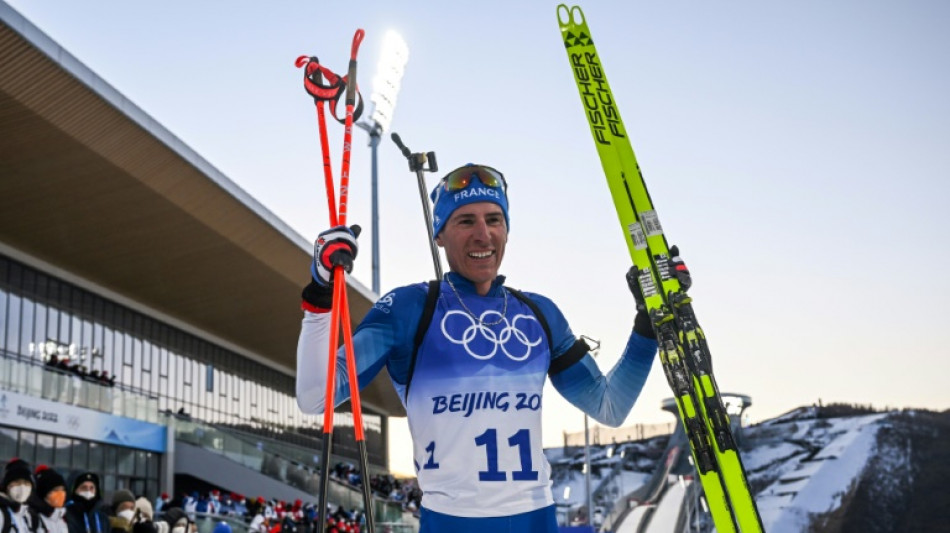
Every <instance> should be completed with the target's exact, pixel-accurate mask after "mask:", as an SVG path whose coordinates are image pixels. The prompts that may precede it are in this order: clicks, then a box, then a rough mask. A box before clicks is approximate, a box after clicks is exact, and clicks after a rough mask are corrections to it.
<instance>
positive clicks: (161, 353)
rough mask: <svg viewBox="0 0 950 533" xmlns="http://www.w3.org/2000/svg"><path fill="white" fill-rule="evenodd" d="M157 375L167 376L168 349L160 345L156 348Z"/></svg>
mask: <svg viewBox="0 0 950 533" xmlns="http://www.w3.org/2000/svg"><path fill="white" fill-rule="evenodd" d="M158 361H159V367H158V372H159V375H162V376H166V377H167V376H168V349H167V348H165V347H164V346H162V347H161V348H159V349H158Z"/></svg>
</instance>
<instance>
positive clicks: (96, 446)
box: [89, 442, 105, 472]
mask: <svg viewBox="0 0 950 533" xmlns="http://www.w3.org/2000/svg"><path fill="white" fill-rule="evenodd" d="M103 446H104V445H103V444H100V443H98V442H90V443H89V471H90V472H102V462H103V460H104V459H105V454H104V453H103Z"/></svg>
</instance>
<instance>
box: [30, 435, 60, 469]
mask: <svg viewBox="0 0 950 533" xmlns="http://www.w3.org/2000/svg"><path fill="white" fill-rule="evenodd" d="M55 444H56V439H55V438H54V437H53V436H52V435H48V434H46V433H38V434H37V435H36V460H35V461H34V463H33V466H34V467H36V466H39V465H47V466H50V465H52V464H53V452H54V450H55Z"/></svg>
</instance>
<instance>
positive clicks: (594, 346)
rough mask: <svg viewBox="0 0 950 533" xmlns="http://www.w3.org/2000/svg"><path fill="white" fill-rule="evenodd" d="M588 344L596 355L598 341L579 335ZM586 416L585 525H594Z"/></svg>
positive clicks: (598, 348)
mask: <svg viewBox="0 0 950 533" xmlns="http://www.w3.org/2000/svg"><path fill="white" fill-rule="evenodd" d="M581 338H582V339H584V340H585V341H586V342H587V343H588V344H589V345H590V346H591V349H590V354H591V355H592V356H594V357H597V354H598V353H599V352H600V341H598V340H595V339H592V338H590V337H588V336H586V335H581ZM587 421H588V416H587V413H584V489H585V490H586V491H587V525H589V526H591V527H593V525H594V494H593V493H592V492H591V490H590V430H589V429H588V427H587Z"/></svg>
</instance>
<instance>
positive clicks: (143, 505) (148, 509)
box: [132, 497, 159, 533]
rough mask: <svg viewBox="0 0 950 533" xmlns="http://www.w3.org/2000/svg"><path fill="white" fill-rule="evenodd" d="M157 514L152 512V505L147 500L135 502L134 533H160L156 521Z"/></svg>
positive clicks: (142, 499)
mask: <svg viewBox="0 0 950 533" xmlns="http://www.w3.org/2000/svg"><path fill="white" fill-rule="evenodd" d="M154 517H155V514H154V513H153V512H152V504H151V503H149V501H148V499H147V498H144V497H143V498H139V499H137V500H135V508H134V511H133V514H132V533H159V531H158V527H157V526H156V524H155V520H154Z"/></svg>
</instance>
